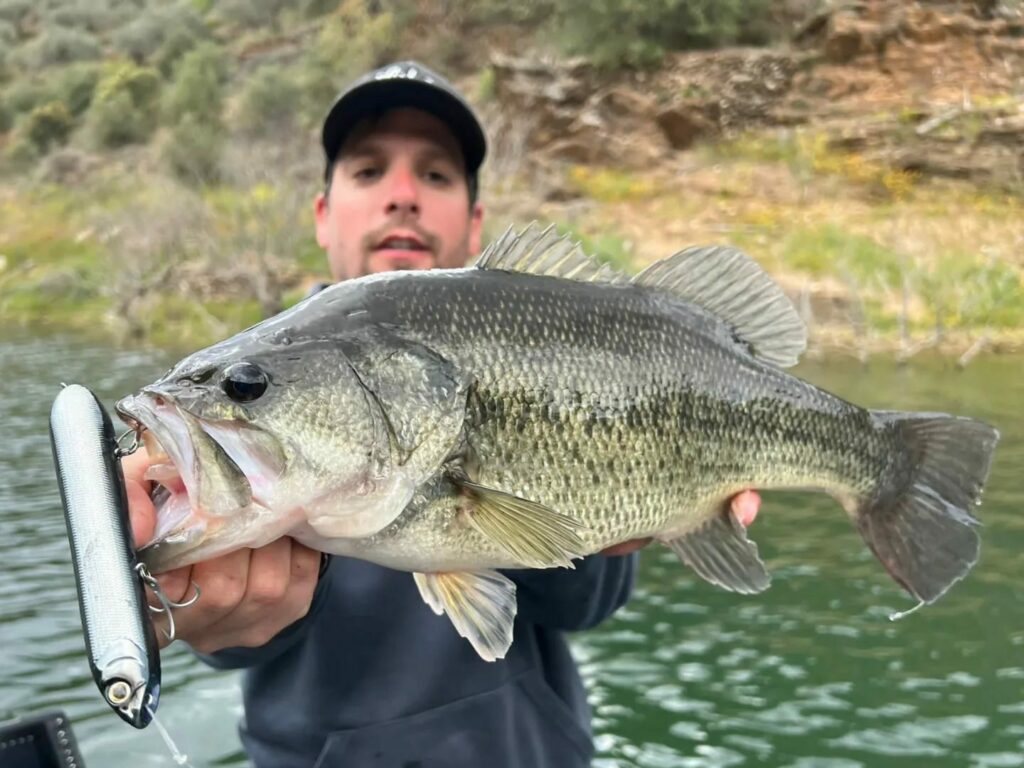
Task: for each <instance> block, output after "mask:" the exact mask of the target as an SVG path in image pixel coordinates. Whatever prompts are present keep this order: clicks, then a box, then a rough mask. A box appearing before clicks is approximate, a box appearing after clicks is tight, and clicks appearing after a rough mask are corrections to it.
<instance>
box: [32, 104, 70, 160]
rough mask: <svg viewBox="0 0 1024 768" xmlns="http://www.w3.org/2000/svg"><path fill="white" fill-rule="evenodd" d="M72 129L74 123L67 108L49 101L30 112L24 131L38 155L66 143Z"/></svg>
mask: <svg viewBox="0 0 1024 768" xmlns="http://www.w3.org/2000/svg"><path fill="white" fill-rule="evenodd" d="M74 127H75V121H74V118H73V117H72V116H71V112H70V111H69V110H68V108H67V106H66V105H65V104H64V103H63V102H60V101H51V102H50V103H49V104H43V105H42V106H41V107H36V108H35V109H33V110H32V112H31V113H30V114H29V116H28V120H27V121H26V123H25V129H24V130H25V135H26V136H27V137H28V139H29V141H31V142H32V143H33V144H34V145H35V146H36V149H38V150H39V152H40V154H45V153H46V152H48V151H49V150H50V148H51V147H53V146H55V145H57V144H63V143H64V142H65V141H67V138H68V136H69V135H70V134H71V131H72V129H73V128H74Z"/></svg>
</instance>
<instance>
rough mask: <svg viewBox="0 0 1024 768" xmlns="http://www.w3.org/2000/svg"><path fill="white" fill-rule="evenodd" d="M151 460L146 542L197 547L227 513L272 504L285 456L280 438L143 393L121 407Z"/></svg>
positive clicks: (123, 417) (148, 471)
mask: <svg viewBox="0 0 1024 768" xmlns="http://www.w3.org/2000/svg"><path fill="white" fill-rule="evenodd" d="M117 412H118V414H119V415H120V416H121V418H122V419H123V420H124V421H125V422H126V423H128V424H129V425H130V426H132V427H133V428H135V429H136V430H138V431H139V432H140V434H141V439H142V442H143V444H144V445H145V447H146V450H147V452H148V453H149V456H150V459H151V461H152V463H151V464H150V466H149V467H148V468H147V470H146V473H145V475H144V477H145V478H146V479H147V480H151V481H153V490H152V491H151V497H152V499H153V503H154V505H155V507H156V514H157V518H156V530H155V532H154V536H153V539H152V541H151V542H150V543H149V544H148V545H147V547H153V546H155V545H169V546H173V547H174V548H175V549H176V550H178V551H184V550H185V549H188V548H194V547H198V546H200V545H201V544H202V543H203V542H204V540H205V539H206V538H207V537H208V536H209V534H210V533H211V532H212V531H213V530H215V529H216V528H218V527H220V526H221V524H222V523H223V522H224V521H225V520H226V518H228V517H230V516H232V515H235V514H236V513H239V512H243V511H246V510H249V509H251V508H253V507H254V506H255V507H260V508H262V507H266V506H269V504H270V497H271V495H272V493H273V490H274V487H275V485H276V482H277V481H278V480H279V479H280V476H281V474H282V473H283V466H284V460H283V456H282V453H281V451H280V448H279V446H278V445H277V442H276V441H275V440H273V438H271V437H270V436H269V435H267V434H266V433H264V432H262V431H260V430H258V429H254V428H252V427H249V426H248V425H244V424H240V423H238V422H214V423H209V422H206V421H204V420H202V419H199V418H197V417H196V416H194V415H193V414H191V413H189V412H188V411H187V410H186V409H184V408H182V407H181V406H180V405H178V404H177V403H176V402H174V401H173V400H172V399H170V398H167V397H166V396H164V395H162V394H159V393H153V392H149V391H143V392H142V393H141V394H139V395H135V396H132V397H126V398H124V399H123V400H121V401H120V402H118V404H117Z"/></svg>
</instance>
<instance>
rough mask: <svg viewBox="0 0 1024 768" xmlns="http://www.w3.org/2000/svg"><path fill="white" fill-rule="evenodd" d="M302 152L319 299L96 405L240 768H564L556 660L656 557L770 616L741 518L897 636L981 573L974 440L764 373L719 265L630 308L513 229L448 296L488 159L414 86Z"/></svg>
mask: <svg viewBox="0 0 1024 768" xmlns="http://www.w3.org/2000/svg"><path fill="white" fill-rule="evenodd" d="M323 145H324V150H325V153H326V156H327V161H328V162H327V174H326V181H327V185H326V189H325V191H324V193H323V194H322V195H320V196H319V197H318V199H317V204H316V224H317V226H316V232H317V239H318V241H319V243H320V245H321V246H323V248H324V249H325V251H326V252H327V256H328V261H329V263H330V266H331V273H332V275H333V277H334V278H335V279H336V280H337V281H339V282H337V283H336V284H335V285H333V286H330V287H327V288H324V289H323V290H322V291H320V292H318V293H316V294H315V295H312V296H310V297H309V298H307V299H306V300H305V301H303V302H301V303H300V304H298V305H297V306H295V307H293V308H292V309H290V310H288V311H286V312H284V313H281V314H280V315H277V316H275V317H273V318H270V319H268V320H266V321H264V322H263V323H260V324H258V325H256V326H253V327H252V328H248V329H246V330H244V331H242V332H240V333H238V334H236V335H235V336H233V337H231V338H230V339H226V340H224V341H222V342H219V343H217V344H214V345H212V346H211V347H208V348H207V349H203V350H199V351H197V352H195V353H193V354H191V355H189V356H188V357H186V358H185V359H183V360H182V361H180V362H179V363H178V364H177V365H175V366H174V367H173V368H172V369H171V371H169V372H168V373H167V374H165V375H164V376H163V377H161V378H160V379H159V380H157V381H155V382H153V383H152V384H150V385H148V386H146V387H144V388H143V389H142V390H141V391H140V392H138V393H137V394H136V395H133V396H129V397H126V398H123V399H122V400H121V401H119V402H118V404H117V410H118V413H119V414H120V415H121V417H122V418H123V419H124V420H125V421H126V422H127V423H129V424H131V425H132V426H134V427H135V428H136V429H137V430H138V431H139V432H141V434H142V438H143V440H145V441H146V444H147V449H148V450H147V453H148V454H149V458H148V460H147V459H137V460H132V461H131V462H129V463H128V464H127V467H126V474H127V475H128V478H129V494H130V503H131V507H132V511H133V518H134V519H133V524H134V527H135V536H136V540H137V541H138V542H147V543H146V545H145V547H144V548H143V549H142V550H141V552H140V556H141V558H142V560H143V561H144V563H145V564H146V565H147V566H148V567H149V569H150V571H151V572H153V573H156V574H162V575H163V576H162V578H163V585H162V586H163V589H164V590H165V591H166V593H167V596H168V597H170V598H171V599H178V598H181V597H184V595H185V593H186V591H187V589H188V586H189V585H190V584H191V583H192V582H195V584H196V585H197V586H199V587H200V588H201V589H202V594H203V596H202V598H201V599H200V600H199V601H198V602H197V603H195V604H194V605H190V606H187V607H183V608H181V609H180V613H179V614H178V624H179V626H180V635H181V636H182V637H184V638H185V639H186V640H187V641H188V642H189V643H190V644H191V645H192V646H193V648H195V649H196V650H197V651H198V652H199V653H201V654H203V655H204V657H205V658H206V659H207V661H209V663H211V664H213V665H215V666H218V667H223V668H232V667H233V668H245V669H246V675H245V683H244V696H245V705H246V718H245V722H244V723H243V725H242V739H243V742H244V744H245V746H246V748H247V750H248V752H249V754H250V756H251V757H252V759H253V760H254V762H255V763H256V764H257V765H263V766H269V765H320V766H328V765H355V766H364V765H396V766H397V765H400V766H414V765H420V766H425V765H438V766H474V765H489V766H496V767H498V768H500V767H501V766H509V767H512V766H532V767H533V768H538V767H543V766H559V767H560V768H563V767H565V766H583V765H587V764H588V763H589V761H590V758H591V757H592V754H593V745H592V740H591V736H590V730H589V713H588V709H587V703H586V697H585V694H584V691H583V687H582V684H581V682H580V678H579V675H578V672H577V670H576V668H575V666H574V664H573V661H572V658H571V655H570V653H569V650H568V647H567V644H566V640H565V637H564V632H566V631H572V630H580V629H585V628H588V627H591V626H594V625H595V624H597V623H599V622H600V621H602V620H603V619H604V618H606V617H607V616H609V615H610V614H611V613H612V612H614V610H615V609H616V608H618V607H619V606H621V605H622V604H623V603H624V602H625V601H626V599H627V598H628V595H629V592H630V588H631V586H632V582H633V575H634V569H635V562H634V559H635V558H634V557H633V556H631V555H630V554H629V553H631V552H632V551H633V550H635V549H637V548H639V547H641V546H643V545H644V544H645V543H646V542H647V541H648V540H650V539H657V540H658V541H660V542H661V543H663V544H665V545H666V546H667V547H669V548H671V549H672V550H673V551H674V552H675V553H676V554H677V555H678V556H679V559H680V560H681V561H682V562H683V563H684V564H685V565H687V566H688V567H689V568H690V569H692V571H693V572H695V573H696V574H697V575H699V576H700V577H702V578H703V579H705V580H706V581H709V582H711V583H712V584H715V585H718V586H721V587H724V588H726V589H730V590H732V591H736V592H741V593H755V592H760V591H762V590H764V589H766V588H767V587H768V585H769V583H770V577H769V574H768V570H767V567H766V566H765V564H764V563H763V562H762V560H761V558H760V556H759V553H758V548H757V546H756V544H754V542H752V541H750V539H749V538H748V537H747V534H746V525H747V524H749V523H750V522H751V520H752V519H753V517H754V515H755V514H756V511H757V506H758V498H757V496H756V494H754V493H753V492H751V491H749V490H747V489H749V488H751V487H758V488H794V489H804V490H818V491H823V492H826V493H828V494H830V495H831V496H833V497H834V498H835V499H836V501H838V502H839V505H841V506H842V507H843V508H844V509H845V511H846V513H847V514H848V516H849V517H850V519H851V521H852V522H853V523H854V525H855V527H856V528H857V530H858V531H859V533H860V534H861V536H862V538H863V539H864V541H865V543H866V544H867V545H868V547H869V548H870V549H871V551H872V552H873V553H874V554H875V556H876V557H877V558H878V560H879V561H880V563H881V564H882V565H883V566H884V568H885V569H886V570H887V571H888V573H889V575H890V576H891V577H892V578H893V580H894V581H895V582H896V583H897V584H898V585H899V586H901V587H902V588H903V589H904V590H905V591H906V592H908V593H909V594H910V595H911V596H912V597H913V598H915V599H916V600H917V601H918V604H919V605H923V604H926V603H931V602H934V601H935V600H937V599H938V598H939V597H941V596H942V595H943V594H945V592H946V591H947V590H949V588H950V587H951V586H952V585H953V584H955V583H956V582H957V581H959V580H960V579H962V578H963V577H964V576H965V575H966V574H967V573H968V572H969V571H970V569H971V568H972V567H973V566H974V564H975V563H976V562H977V559H978V552H979V536H978V533H977V522H978V521H977V518H976V517H975V516H974V514H973V507H974V506H976V505H977V504H978V503H979V501H980V496H981V491H982V487H983V485H984V483H985V480H986V478H987V475H988V471H989V467H990V464H991V459H992V454H993V451H994V449H995V445H996V442H997V440H998V432H996V430H994V429H993V428H992V427H990V426H989V425H987V424H984V423H982V422H979V421H976V420H973V419H969V418H962V417H956V416H949V415H946V414H941V413H906V412H899V411H881V410H868V409H865V408H861V407H859V406H857V405H855V404H853V403H850V402H847V401H845V400H843V399H841V398H839V397H836V396H835V395H832V394H831V393H829V392H826V391H824V390H822V389H819V388H817V387H815V386H813V385H812V384H810V383H808V382H806V381H802V380H801V379H799V378H798V377H796V376H793V375H791V374H789V373H787V372H785V370H784V369H785V368H787V367H789V366H792V365H794V364H795V363H796V362H797V360H798V359H799V356H800V354H801V353H802V352H803V350H804V348H805V347H806V341H807V336H806V328H805V327H804V325H803V322H802V321H801V319H800V316H799V314H798V313H797V311H796V309H795V307H794V306H793V304H792V302H791V301H790V300H789V299H788V298H787V297H786V295H785V294H784V292H783V291H782V289H781V288H780V287H779V286H778V285H777V284H776V283H775V282H774V281H773V280H772V279H771V277H770V276H769V275H767V274H766V273H765V272H764V270H763V269H761V267H760V266H759V265H758V264H757V263H756V262H755V261H753V260H752V259H750V258H749V257H748V256H746V255H745V254H743V253H741V252H740V251H738V250H736V249H734V248H731V247H728V246H715V247H696V248H687V249H684V250H682V251H679V252H678V253H676V254H673V255H672V256H670V257H668V258H666V259H662V260H661V261H658V262H655V263H654V264H651V265H650V266H649V267H647V268H646V269H644V270H643V271H642V272H640V273H639V274H637V275H634V276H627V275H624V274H622V273H620V272H617V271H615V270H613V269H611V268H610V267H608V266H607V265H602V264H600V263H599V262H597V261H595V260H594V259H592V258H590V257H589V256H588V255H587V254H585V253H583V252H582V250H581V249H580V248H579V247H578V246H577V245H576V244H574V243H572V242H571V241H569V240H568V239H566V238H563V237H560V236H559V235H558V234H557V232H555V231H554V229H553V228H547V229H543V230H542V229H540V228H538V227H528V228H526V229H525V230H523V231H521V232H519V233H514V232H512V231H511V230H509V231H508V232H506V233H505V234H503V235H502V236H501V237H499V238H497V239H496V240H495V241H494V242H493V243H491V244H490V245H489V246H488V247H487V249H486V250H485V251H484V252H483V253H482V254H481V256H480V257H479V258H478V259H477V260H476V261H475V262H474V264H473V266H472V267H468V268H460V267H459V265H461V264H463V263H464V262H465V261H466V260H467V259H468V257H469V256H471V255H472V254H474V253H476V252H477V251H479V250H480V245H481V243H480V240H481V225H482V217H483V209H482V207H481V206H480V204H479V203H478V202H477V201H476V187H477V172H478V170H479V167H480V164H481V162H482V160H483V157H484V152H485V142H484V138H483V132H482V130H481V129H480V126H479V123H478V122H477V120H476V118H475V117H474V116H473V114H472V111H471V110H470V109H469V107H468V106H467V105H466V104H465V102H464V101H463V99H462V98H461V97H460V96H459V95H458V94H457V93H456V92H455V91H454V90H453V89H452V88H451V86H449V85H448V84H447V83H445V82H444V81H443V80H442V79H441V78H440V77H438V76H437V75H435V74H434V73H432V72H430V71H429V70H427V69H425V68H424V67H422V66H421V65H418V64H416V63H414V62H403V63H400V64H395V65H391V66H388V67H385V68H383V69H381V70H378V71H376V72H373V73H370V74H369V75H367V76H366V77H365V78H363V79H362V80H360V81H359V82H357V83H356V84H355V85H353V86H352V87H351V88H349V89H348V90H347V91H346V92H345V93H343V94H342V95H341V97H340V98H339V100H338V101H337V102H336V103H335V105H334V106H333V107H332V109H331V112H330V113H329V114H328V117H327V119H326V121H325V123H324V128H323ZM147 464H148V466H147ZM147 481H156V485H155V486H153V487H150V488H147V487H146V485H147ZM318 552H326V553H330V554H333V555H341V556H342V557H336V558H334V559H333V560H330V561H324V560H321V557H320V555H318V554H317V553H318ZM381 566H383V567H381ZM392 569H393V570H392ZM403 572H404V573H403ZM424 603H425V604H426V605H425V606H424ZM425 608H429V609H430V610H429V611H428V610H425ZM430 611H433V613H435V614H437V615H438V616H440V615H442V614H443V615H444V616H445V617H446V619H447V621H445V620H443V619H438V618H437V617H434V616H431V615H430ZM460 636H461V638H460Z"/></svg>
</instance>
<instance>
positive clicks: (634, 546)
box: [601, 491, 761, 557]
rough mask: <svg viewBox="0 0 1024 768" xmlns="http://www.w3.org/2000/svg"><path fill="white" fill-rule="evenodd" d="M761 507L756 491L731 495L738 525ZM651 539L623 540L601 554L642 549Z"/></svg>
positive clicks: (751, 517) (746, 521) (749, 520)
mask: <svg viewBox="0 0 1024 768" xmlns="http://www.w3.org/2000/svg"><path fill="white" fill-rule="evenodd" d="M760 507H761V497H760V496H759V495H758V493H757V491H743V492H742V493H737V494H736V495H735V496H733V497H732V513H733V514H734V515H736V519H737V520H738V521H739V523H740V525H742V526H743V527H744V528H746V527H747V526H748V525H750V524H751V523H753V522H754V518H755V517H757V510H758V509H760ZM651 541H652V539H633V540H632V541H624V542H622V543H621V544H616V545H615V546H612V547H608V549H602V550H601V554H602V555H609V556H612V557H614V556H617V555H628V554H629V553H630V552H636V551H637V550H638V549H643V548H644V547H646V546H647V545H648V544H650V543H651Z"/></svg>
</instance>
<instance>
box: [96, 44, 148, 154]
mask: <svg viewBox="0 0 1024 768" xmlns="http://www.w3.org/2000/svg"><path fill="white" fill-rule="evenodd" d="M159 88H160V79H159V76H158V75H157V73H156V71H154V70H153V69H150V68H148V67H138V66H136V65H134V64H129V63H121V64H118V65H115V66H114V67H112V68H111V69H109V70H108V72H107V74H106V75H105V76H104V77H103V79H102V80H100V82H99V84H98V85H97V86H96V93H95V96H94V98H93V101H92V105H91V106H90V107H89V113H88V118H87V122H88V129H89V133H90V135H91V136H92V139H93V141H94V143H96V144H97V145H99V146H102V147H119V146H123V145H125V144H135V143H140V142H144V141H146V140H147V139H148V138H149V137H150V135H152V133H153V130H154V129H155V128H156V122H157V121H156V103H157V100H158V96H159Z"/></svg>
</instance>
